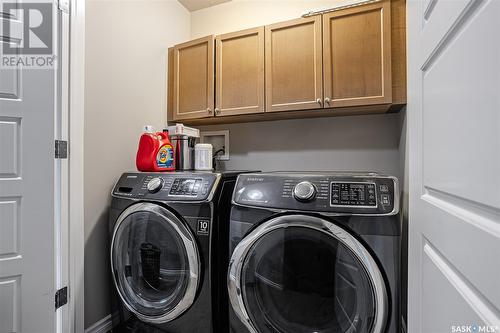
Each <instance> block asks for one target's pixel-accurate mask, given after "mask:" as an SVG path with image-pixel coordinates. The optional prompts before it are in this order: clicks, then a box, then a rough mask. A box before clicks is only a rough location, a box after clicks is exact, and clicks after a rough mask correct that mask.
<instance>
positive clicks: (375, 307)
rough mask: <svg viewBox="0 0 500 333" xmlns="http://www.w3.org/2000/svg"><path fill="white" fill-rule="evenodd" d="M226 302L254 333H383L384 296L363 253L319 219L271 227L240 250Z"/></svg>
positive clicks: (285, 220) (278, 221)
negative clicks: (229, 302) (228, 302)
mask: <svg viewBox="0 0 500 333" xmlns="http://www.w3.org/2000/svg"><path fill="white" fill-rule="evenodd" d="M228 288H229V298H230V301H231V304H232V306H233V309H234V310H235V312H236V314H237V315H238V317H239V318H240V319H241V321H242V322H243V323H244V324H245V325H246V326H247V328H248V329H249V330H250V331H251V332H258V333H267V332H279V333H285V332H290V333H292V332H293V333H301V332H304V333H306V332H307V333H310V332H318V333H319V332H329V333H330V332H331V333H333V332H335V333H340V332H342V333H351V332H357V333H359V332H364V333H379V332H383V330H384V329H385V323H386V320H387V311H388V304H387V291H386V288H385V284H384V280H383V277H382V274H381V272H380V270H379V268H378V266H377V265H376V262H375V261H374V260H373V258H372V257H371V255H370V253H369V252H368V251H367V250H366V248H365V247H364V246H363V245H362V244H361V243H360V242H359V241H358V240H357V239H356V238H354V237H353V236H352V235H351V234H349V233H348V232H347V231H346V230H344V229H343V228H341V227H339V226H337V225H335V224H333V223H331V222H329V221H326V220H323V219H320V218H317V217H312V216H306V215H286V216H280V217H277V218H274V219H272V220H270V221H267V222H265V223H263V224H262V225H260V226H259V227H257V228H256V229H255V230H253V231H252V232H251V233H250V234H249V235H248V236H246V237H245V238H244V239H243V240H242V241H241V242H240V243H239V244H238V246H237V247H236V249H235V251H234V253H233V256H232V258H231V261H230V267H229V279H228Z"/></svg>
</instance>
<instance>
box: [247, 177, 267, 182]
mask: <svg viewBox="0 0 500 333" xmlns="http://www.w3.org/2000/svg"><path fill="white" fill-rule="evenodd" d="M247 181H248V182H263V181H264V178H261V177H248V178H247Z"/></svg>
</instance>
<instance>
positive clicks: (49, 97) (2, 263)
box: [0, 0, 56, 333]
mask: <svg viewBox="0 0 500 333" xmlns="http://www.w3.org/2000/svg"><path fill="white" fill-rule="evenodd" d="M5 3H7V1H3V0H0V55H2V56H4V55H6V53H5V47H6V44H7V43H10V46H15V45H14V44H17V45H25V46H26V45H27V44H26V38H25V37H26V36H24V34H23V25H22V20H23V19H24V18H26V16H23V15H21V14H20V13H21V12H17V13H16V12H14V13H13V12H10V11H8V12H7V11H6V10H5V9H3V8H5V7H4V6H3V5H4V4H5ZM10 3H12V1H10ZM19 3H20V2H19ZM2 11H3V12H2ZM6 26H9V28H8V29H6V28H5V27H6ZM2 28H3V29H2ZM23 36H24V38H23ZM35 40H36V39H35ZM22 42H24V44H21V43H22ZM38 45H41V44H38ZM54 109H55V75H54V71H53V70H46V69H23V68H21V67H19V66H18V67H10V69H8V68H6V67H2V68H0V333H12V332H16V333H17V332H23V333H53V332H55V331H56V330H55V327H56V317H55V316H56V312H55V311H54V293H55V285H56V280H55V271H56V268H55V252H54V248H55V227H54V224H55V222H54V220H55V214H54V211H55V210H54V205H55V198H54V193H55V192H54V180H55V175H54V171H55V168H54V165H55V163H54V128H55V112H54Z"/></svg>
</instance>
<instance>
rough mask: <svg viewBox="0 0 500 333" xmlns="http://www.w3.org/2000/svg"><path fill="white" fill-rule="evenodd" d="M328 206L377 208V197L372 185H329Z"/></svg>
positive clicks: (335, 183)
mask: <svg viewBox="0 0 500 333" xmlns="http://www.w3.org/2000/svg"><path fill="white" fill-rule="evenodd" d="M331 185H332V187H331V191H332V193H331V197H330V204H331V205H332V206H356V207H361V206H366V207H375V206H377V195H376V192H375V184H373V183H340V182H332V183H331Z"/></svg>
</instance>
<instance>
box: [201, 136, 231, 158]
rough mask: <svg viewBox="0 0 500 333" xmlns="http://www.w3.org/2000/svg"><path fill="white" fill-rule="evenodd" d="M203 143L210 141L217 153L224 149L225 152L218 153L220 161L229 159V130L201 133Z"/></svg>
mask: <svg viewBox="0 0 500 333" xmlns="http://www.w3.org/2000/svg"><path fill="white" fill-rule="evenodd" d="M200 141H201V143H210V144H211V145H212V147H213V149H214V150H213V152H214V153H215V152H216V151H217V150H219V149H224V154H218V155H217V156H218V157H217V159H218V160H219V161H229V130H222V131H211V132H201V133H200Z"/></svg>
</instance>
